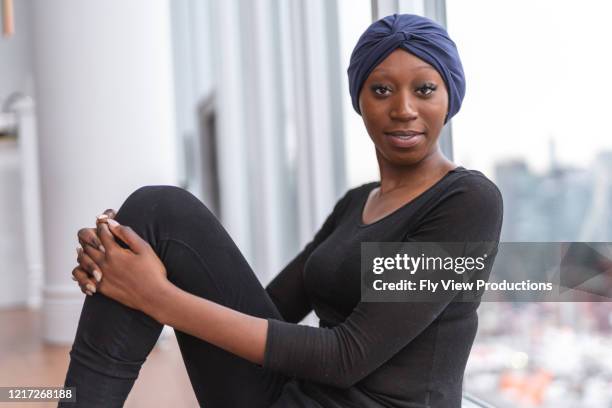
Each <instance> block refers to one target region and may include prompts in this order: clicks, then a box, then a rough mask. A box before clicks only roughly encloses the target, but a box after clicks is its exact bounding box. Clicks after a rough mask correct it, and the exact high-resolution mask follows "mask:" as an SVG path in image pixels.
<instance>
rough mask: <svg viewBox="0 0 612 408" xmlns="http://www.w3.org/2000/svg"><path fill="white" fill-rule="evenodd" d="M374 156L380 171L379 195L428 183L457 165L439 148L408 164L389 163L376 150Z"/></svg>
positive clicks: (415, 187)
mask: <svg viewBox="0 0 612 408" xmlns="http://www.w3.org/2000/svg"><path fill="white" fill-rule="evenodd" d="M376 156H377V159H378V166H379V171H380V189H379V195H384V194H386V193H390V192H392V191H395V190H398V189H402V190H404V189H405V190H412V189H418V188H419V187H421V186H422V185H424V184H430V183H431V182H432V180H438V179H440V178H442V177H443V176H444V175H445V174H446V173H448V172H449V171H450V170H452V169H454V168H455V167H457V166H456V165H455V164H454V163H453V162H452V161H450V160H448V159H447V158H446V157H445V156H444V155H443V154H442V152H441V151H440V150H439V149H438V150H437V151H435V152H433V153H432V154H430V155H429V156H427V157H425V158H424V159H423V160H421V161H420V162H418V163H415V164H413V165H408V166H399V165H395V164H393V163H390V162H389V161H387V160H386V159H385V158H383V157H381V156H380V153H379V152H378V151H377V152H376Z"/></svg>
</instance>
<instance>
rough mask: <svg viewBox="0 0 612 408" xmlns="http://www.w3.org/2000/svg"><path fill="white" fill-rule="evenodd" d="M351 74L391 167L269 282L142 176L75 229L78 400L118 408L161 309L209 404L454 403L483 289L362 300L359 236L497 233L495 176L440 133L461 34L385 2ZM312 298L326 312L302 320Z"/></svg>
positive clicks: (443, 237) (189, 208)
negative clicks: (448, 154) (313, 320)
mask: <svg viewBox="0 0 612 408" xmlns="http://www.w3.org/2000/svg"><path fill="white" fill-rule="evenodd" d="M348 74H349V83H350V92H351V97H352V101H353V106H354V108H355V110H356V111H357V112H358V113H359V114H361V115H362V117H363V120H364V123H365V126H366V128H367V131H368V133H369V135H370V137H371V139H372V141H373V143H374V145H375V148H376V157H377V159H378V164H379V168H380V176H381V180H380V182H372V183H368V184H364V185H362V186H359V187H357V188H354V189H351V190H349V191H348V192H347V193H346V194H345V195H344V196H343V197H342V198H341V199H340V200H339V201H338V202H337V203H336V205H335V207H334V209H333V212H332V213H331V214H330V215H329V217H328V218H327V220H326V221H325V223H324V224H323V226H322V227H321V229H320V230H319V231H318V232H317V234H316V235H315V237H314V239H313V240H312V241H311V242H310V243H309V244H308V245H307V246H306V247H305V248H304V249H303V250H302V252H301V253H300V254H298V255H297V257H296V258H295V259H293V260H292V261H291V262H290V263H289V264H288V265H287V266H286V267H285V268H284V269H283V270H282V271H281V272H280V273H279V274H278V275H277V276H276V278H275V279H274V280H273V281H272V282H271V283H270V284H269V285H268V287H267V288H266V289H265V290H264V288H263V287H262V286H261V285H260V283H259V282H258V281H257V279H256V277H255V275H254V274H253V272H252V271H251V269H250V267H249V265H248V264H247V262H246V261H245V260H244V258H243V257H242V255H241V253H240V251H239V250H238V249H237V248H236V246H235V245H234V243H233V242H232V240H231V238H230V237H229V236H228V234H227V233H226V232H225V230H224V229H223V227H222V226H221V225H220V224H219V223H218V221H217V220H216V219H215V218H214V216H213V215H212V214H211V213H210V212H209V211H208V209H206V207H205V206H204V205H203V204H202V203H201V202H200V201H198V200H197V199H196V198H195V197H193V196H192V195H190V194H189V193H187V192H186V191H184V190H181V189H179V188H175V187H167V186H154V187H144V188H141V189H139V190H137V191H136V192H134V193H133V194H132V195H130V197H128V199H127V200H126V201H125V203H124V204H123V205H122V206H121V208H120V209H119V211H118V213H117V214H116V216H115V217H114V219H113V216H112V214H111V216H102V217H100V219H99V222H98V223H97V229H96V230H88V229H84V230H81V231H79V240H80V242H81V245H82V246H83V248H84V250H79V251H78V252H79V255H78V263H79V266H78V267H76V268H75V269H74V271H73V275H74V277H75V279H76V280H77V281H78V283H79V285H80V286H81V288H82V290H83V291H85V292H86V293H88V294H91V295H92V296H88V297H87V299H86V301H85V303H84V306H83V311H82V315H81V319H80V322H79V328H78V331H77V335H76V339H75V342H74V345H73V348H72V351H71V363H70V367H69V370H68V374H67V378H66V386H76V387H77V399H78V405H79V406H87V407H96V406H120V405H121V404H122V403H123V401H124V400H125V398H126V397H127V394H128V392H129V390H130V388H131V386H132V384H133V383H134V381H135V379H136V377H137V375H138V371H139V369H140V366H141V364H142V362H143V361H144V359H145V358H146V356H147V354H148V353H149V351H150V350H151V348H152V347H153V345H154V344H155V342H156V340H157V338H158V336H159V334H160V331H161V329H162V324H167V325H170V326H172V327H174V328H175V330H176V333H177V338H178V342H179V345H180V348H181V352H182V355H183V358H184V361H185V365H186V367H187V371H188V374H189V377H190V380H191V383H192V385H193V388H194V390H195V392H196V396H197V398H198V401H199V403H200V404H201V405H203V406H205V407H269V406H274V407H444V408H448V407H459V406H460V400H461V385H462V378H463V371H464V368H465V364H466V361H467V357H468V355H469V352H470V348H471V345H472V342H473V339H474V335H475V333H476V327H477V315H476V308H477V307H478V303H477V302H472V303H463V302H453V300H456V299H454V295H453V294H452V293H450V294H449V295H448V296H447V297H445V298H444V299H442V300H436V301H435V302H433V301H432V302H428V303H417V302H403V303H401V302H400V303H381V302H374V303H366V302H361V301H360V243H361V242H363V241H416V242H494V243H497V242H498V240H499V233H500V229H501V222H502V200H501V196H500V194H499V191H498V190H497V188H496V187H495V185H494V184H493V183H492V182H491V181H489V180H488V179H487V178H486V177H485V176H484V175H482V174H481V173H480V172H478V171H475V170H467V169H465V168H463V167H458V166H456V165H455V164H454V163H452V162H451V161H450V160H448V159H447V158H445V157H444V155H443V154H442V153H441V151H440V148H439V144H438V138H439V135H440V131H441V129H442V127H443V125H444V124H445V123H446V122H447V121H448V120H449V119H450V118H451V117H452V116H453V115H454V114H455V113H457V111H458V110H459V107H460V105H461V101H462V99H463V95H464V91H465V82H464V78H463V70H462V68H461V62H460V60H459V56H458V53H457V50H456V48H455V44H454V43H453V42H452V40H450V38H449V37H448V34H447V33H446V31H445V30H444V29H443V28H442V27H440V26H439V25H437V24H436V23H434V22H433V21H431V20H429V19H426V18H423V17H419V16H415V15H407V14H404V15H393V16H388V17H385V18H384V19H381V20H379V21H377V22H375V23H373V24H372V25H371V26H370V27H369V28H368V29H367V30H366V32H365V33H364V34H363V35H362V36H361V38H360V39H359V42H358V43H357V45H356V47H355V50H354V51H353V54H352V56H351V64H350V66H349V69H348ZM107 215H108V214H107ZM115 240H116V241H117V242H119V244H117V243H116V242H115ZM495 249H496V245H495V248H493V252H491V253H492V254H493V256H490V257H489V259H488V262H487V268H488V269H487V270H490V266H491V264H492V262H493V259H494V253H495ZM466 255H469V254H466ZM94 292H95V293H94ZM312 309H314V310H315V312H316V313H317V315H318V316H319V317H320V319H321V323H320V327H308V326H302V325H298V324H296V323H298V322H299V321H301V320H302V318H304V316H306V315H307V314H308V313H309V312H310V311H311V310H312ZM160 391H161V390H160Z"/></svg>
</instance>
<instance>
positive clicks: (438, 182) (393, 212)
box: [358, 166, 464, 228]
mask: <svg viewBox="0 0 612 408" xmlns="http://www.w3.org/2000/svg"><path fill="white" fill-rule="evenodd" d="M462 169H464V167H463V166H457V167H455V168H454V169H450V170H449V171H448V172H447V173H446V174H445V175H444V176H442V178H440V180H438V181H436V182H435V183H434V184H433V185H432V186H431V187H429V188H428V189H426V190H425V191H423V192H422V193H420V194H419V195H417V196H416V197H414V198H413V199H411V200H410V201H408V202H407V203H405V204H403V205H402V206H401V207H398V208H397V209H395V210H393V211H391V212H390V213H389V214H387V215H385V216H384V217H382V218H379V219H377V220H376V221H373V222H371V223H369V224H365V223H364V222H363V212H364V210H365V206H366V204H367V202H368V199H369V198H370V194H371V193H372V191H373V190H374V189H375V188H377V187H379V186H380V181H377V182H375V183H376V184H375V185H374V187H372V188H371V189H368V190H366V194H365V199H364V200H363V202H362V203H361V209H360V210H359V224H358V226H359V228H367V227H371V226H373V225H376V224H378V223H380V222H383V221H384V220H386V219H388V218H390V217H392V216H393V215H394V214H397V213H398V212H400V211H401V210H403V209H404V208H406V207H408V206H409V205H410V204H412V203H414V202H415V201H416V200H418V199H419V198H420V197H421V196H423V195H424V194H425V193H427V192H429V191H431V190H432V189H434V188H435V187H436V186H438V185H439V184H440V183H442V181H444V180H445V179H446V178H447V177H448V176H449V175H450V174H452V173H454V172H456V171H457V170H462Z"/></svg>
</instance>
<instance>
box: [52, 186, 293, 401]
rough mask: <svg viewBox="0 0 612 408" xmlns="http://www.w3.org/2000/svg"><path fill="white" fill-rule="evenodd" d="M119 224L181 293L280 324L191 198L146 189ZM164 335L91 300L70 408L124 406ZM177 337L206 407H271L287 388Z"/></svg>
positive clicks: (279, 378) (228, 243) (224, 236)
mask: <svg viewBox="0 0 612 408" xmlns="http://www.w3.org/2000/svg"><path fill="white" fill-rule="evenodd" d="M116 219H117V221H118V222H119V223H121V224H124V225H129V226H130V227H132V228H133V229H134V231H136V232H137V233H138V235H140V236H141V237H142V238H143V239H145V240H146V241H147V242H149V244H150V245H151V247H152V248H153V249H154V250H155V252H156V253H157V255H158V256H159V257H160V259H161V260H162V262H163V263H164V265H165V266H166V270H167V272H168V279H169V280H170V281H171V282H172V283H173V284H175V285H176V286H178V287H180V288H181V289H183V290H186V291H188V292H190V293H192V294H194V295H197V296H200V297H203V298H206V299H209V300H211V301H213V302H216V303H219V304H222V305H224V306H227V307H230V308H232V309H235V310H239V311H241V312H244V313H248V314H250V315H253V316H258V317H262V318H267V317H272V318H276V319H282V318H281V316H280V314H279V312H278V310H277V309H276V307H275V306H274V304H273V302H272V300H271V299H270V297H269V296H268V294H267V293H266V291H265V290H264V288H263V287H262V285H261V284H260V282H259V281H258V279H257V277H256V276H255V274H254V273H253V271H252V270H251V267H250V266H249V264H248V263H247V262H246V260H245V259H244V257H243V255H242V254H241V253H240V250H239V249H238V248H237V247H236V245H235V244H234V242H233V241H232V239H231V238H230V236H229V235H228V233H227V232H226V231H225V229H224V228H223V227H222V226H221V224H220V223H219V221H218V220H217V219H216V218H215V216H214V215H213V214H212V213H211V212H210V211H209V210H208V209H207V208H206V206H205V205H204V204H203V203H202V202H201V201H199V200H198V199H197V198H196V197H194V196H193V195H192V194H190V193H189V192H187V191H185V190H183V189H181V188H178V187H170V186H150V187H142V188H140V189H138V190H137V191H135V192H134V193H132V194H131V195H130V196H129V197H128V198H127V200H126V201H125V202H124V204H123V205H122V206H121V208H120V209H119V211H118V212H117V217H116ZM121 244H122V243H121ZM161 330H162V325H161V324H159V323H158V322H157V321H155V320H153V319H152V318H151V317H149V316H147V315H145V314H144V313H142V312H139V311H136V310H134V309H130V308H128V307H126V306H123V305H122V304H120V303H117V302H115V301H114V300H111V299H110V298H107V297H105V296H104V295H102V294H99V293H97V294H94V295H93V296H87V297H86V299H85V303H84V304H83V310H82V312H81V318H80V320H79V326H78V330H77V334H76V338H75V341H74V344H73V346H72V350H71V352H70V366H69V368H68V373H67V375H66V384H65V385H66V386H70V387H77V390H76V395H77V403H76V404H72V403H66V404H65V406H67V407H68V406H69V407H75V406H78V407H90V408H93V407H120V406H123V403H124V401H125V399H126V398H127V395H128V393H129V391H130V389H131V388H132V385H133V384H134V381H135V380H136V378H137V377H138V372H139V371H140V367H141V365H142V363H143V362H144V361H145V359H146V357H147V355H148V354H149V352H150V351H151V349H152V348H153V346H154V345H155V343H156V341H157V338H158V337H159V334H160V332H161ZM176 336H177V339H178V344H179V346H180V349H181V354H182V356H183V360H184V361H185V366H186V367H187V373H188V374H189V379H190V380H191V385H192V386H193V389H194V391H195V394H196V397H197V399H198V402H199V403H200V405H201V406H205V407H206V408H209V407H210V408H215V407H220V408H226V407H235V408H240V407H249V408H256V407H269V406H270V405H272V403H273V402H274V401H275V400H276V399H277V398H278V396H279V394H280V392H281V389H282V387H283V385H284V383H285V382H286V381H287V377H285V376H283V375H281V374H279V373H275V372H272V371H270V370H267V369H264V368H262V367H260V366H258V365H257V364H254V363H251V362H249V361H247V360H244V359H242V358H240V357H237V356H235V355H233V354H231V353H228V352H226V351H224V350H222V349H220V348H218V347H216V346H214V345H212V344H210V343H207V342H205V341H203V340H200V339H198V338H195V337H192V336H190V335H188V334H185V333H182V332H180V331H178V330H177V331H176ZM152 392H163V390H152ZM60 406H63V405H62V404H60Z"/></svg>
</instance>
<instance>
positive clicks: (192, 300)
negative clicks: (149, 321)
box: [145, 282, 268, 365]
mask: <svg viewBox="0 0 612 408" xmlns="http://www.w3.org/2000/svg"><path fill="white" fill-rule="evenodd" d="M148 309H149V310H145V313H147V314H149V315H150V316H152V317H153V318H155V319H156V320H157V321H159V322H160V323H163V324H166V325H168V326H172V327H173V328H175V329H177V330H180V331H182V332H184V333H187V334H190V335H192V336H194V337H198V338H200V339H202V340H205V341H207V342H209V343H211V344H214V345H215V346H217V347H219V348H222V349H224V350H226V351H228V352H230V353H233V354H235V355H237V356H240V357H242V358H244V359H246V360H249V361H251V362H253V363H257V364H260V365H261V364H263V359H264V352H265V348H266V338H267V332H268V321H267V320H266V319H262V318H259V317H254V316H250V315H247V314H244V313H241V312H238V311H236V310H233V309H230V308H228V307H225V306H222V305H219V304H217V303H215V302H211V301H209V300H206V299H204V298H200V297H197V296H195V295H192V294H190V293H188V292H185V291H184V290H182V289H180V288H178V287H177V286H175V285H173V284H172V283H170V282H168V284H167V285H165V287H164V288H163V290H162V292H161V293H160V296H158V297H156V299H155V300H154V301H152V303H151V305H150V307H148Z"/></svg>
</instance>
